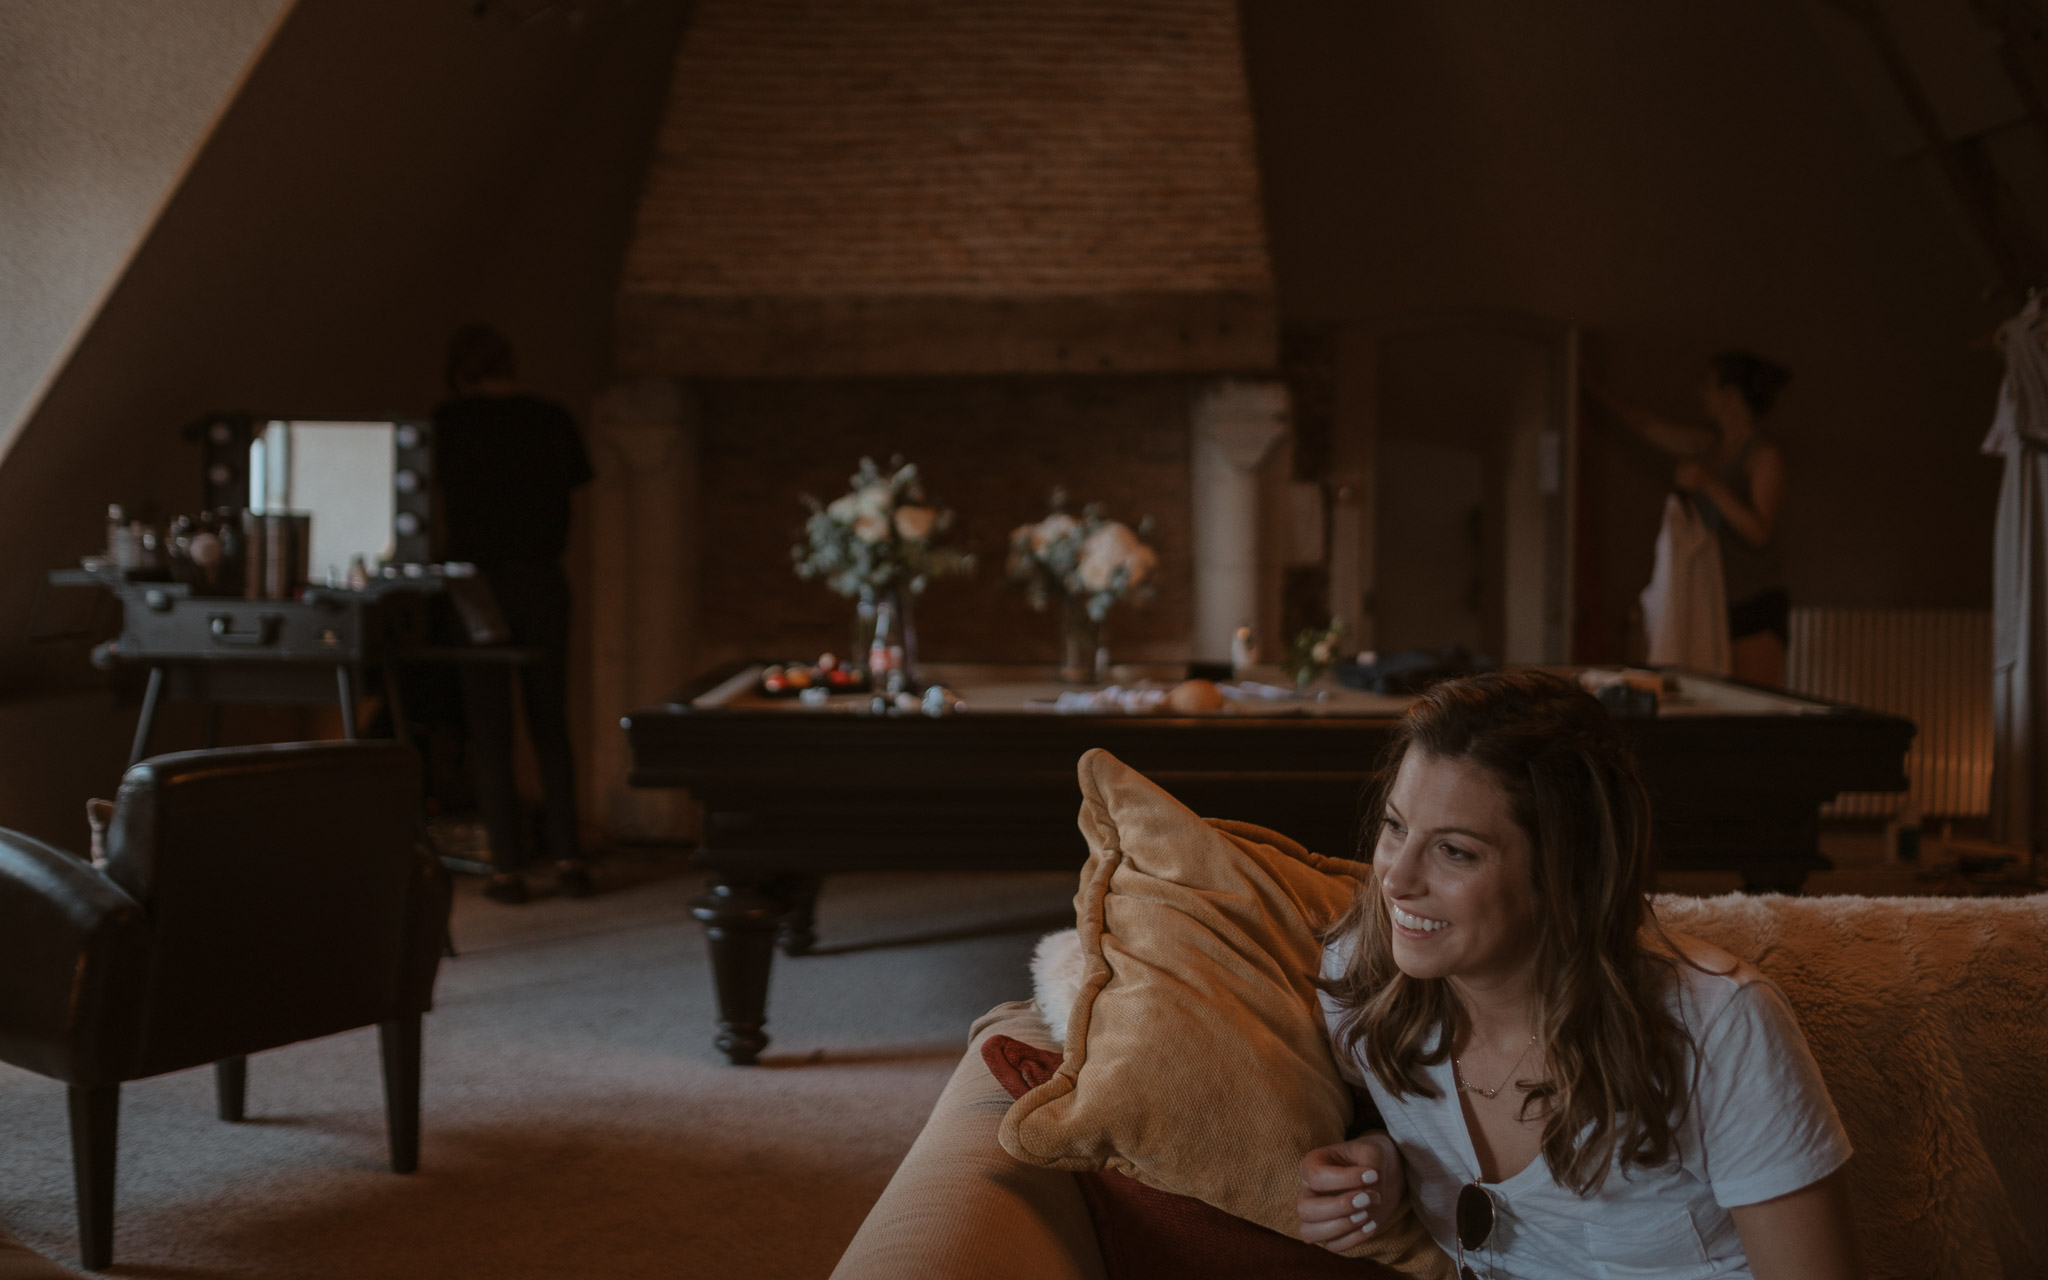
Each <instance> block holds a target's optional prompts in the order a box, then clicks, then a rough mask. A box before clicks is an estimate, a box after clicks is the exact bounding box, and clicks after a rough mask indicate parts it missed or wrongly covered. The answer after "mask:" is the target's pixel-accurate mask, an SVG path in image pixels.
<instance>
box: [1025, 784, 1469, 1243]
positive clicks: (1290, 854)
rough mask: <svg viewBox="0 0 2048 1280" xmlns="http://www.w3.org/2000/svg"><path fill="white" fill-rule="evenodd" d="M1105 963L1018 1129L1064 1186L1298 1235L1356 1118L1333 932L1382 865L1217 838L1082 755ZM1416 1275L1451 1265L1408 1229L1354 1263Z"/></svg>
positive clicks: (1253, 836) (1084, 907) (1089, 899)
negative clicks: (1179, 1203)
mask: <svg viewBox="0 0 2048 1280" xmlns="http://www.w3.org/2000/svg"><path fill="white" fill-rule="evenodd" d="M1080 775H1081V795H1082V803H1081V818H1080V823H1081V832H1082V834H1083V835H1084V836H1086V837H1087V839H1088V848H1089V857H1088V864H1087V866H1086V867H1085V868H1084V869H1083V870H1082V872H1081V887H1080V891H1079V893H1078V894H1077V895H1076V896H1075V899H1074V905H1075V915H1076V923H1077V926H1078V928H1079V931H1080V937H1081V949H1082V955H1083V960H1084V963H1085V965H1086V977H1085V978H1084V980H1083V983H1082V987H1081V992H1080V996H1079V998H1078V999H1076V1000H1075V1002H1074V1008H1073V1013H1072V1016H1071V1019H1070V1021H1069V1023H1068V1026H1067V1042H1066V1061H1065V1063H1064V1064H1063V1065H1062V1066H1061V1067H1060V1069H1059V1071H1058V1073H1057V1074H1055V1075H1054V1076H1053V1077H1052V1079H1050V1080H1048V1081H1046V1082H1045V1083H1044V1084H1042V1085H1040V1086H1038V1087H1037V1088H1035V1089H1033V1090H1031V1091H1030V1092H1029V1093H1026V1094H1025V1095H1024V1096H1023V1097H1022V1098H1019V1099H1018V1100H1017V1101H1016V1103H1015V1104H1014V1105H1012V1106H1011V1108H1010V1110H1009V1113H1008V1115H1007V1116H1005V1118H1004V1120H1003V1125H1002V1129H1001V1130H1000V1134H999V1137H1000V1140H1001V1142H1002V1144H1003V1147H1004V1149H1005V1150H1007V1151H1009V1152H1010V1154H1012V1155H1014V1156H1016V1157H1017V1158H1018V1159H1020V1160H1024V1161H1027V1162H1029V1163H1032V1164H1037V1165H1042V1166H1045V1167H1048V1168H1055V1169H1068V1170H1076V1171H1078V1170H1085V1169H1100V1168H1110V1169H1115V1170H1117V1171H1118V1172H1121V1173H1124V1174H1127V1175H1128V1176H1130V1177H1133V1178H1136V1179H1137V1180H1138V1181H1140V1182H1143V1183H1146V1184H1148V1185H1150V1186H1154V1187H1158V1188H1160V1189H1162V1190H1165V1191H1171V1192H1175V1193H1176V1194H1179V1195H1187V1196H1194V1197H1195V1198H1197V1199H1200V1200H1203V1201H1206V1202H1207V1203H1209V1204H1212V1205H1214V1206H1216V1207H1217V1208H1219V1209H1222V1210H1223V1211H1225V1212H1226V1213H1232V1214H1235V1215H1237V1216H1238V1217H1240V1218H1247V1219H1249V1220H1251V1221H1253V1222H1256V1223H1258V1224H1260V1225H1261V1226H1265V1227H1269V1228H1271V1229H1272V1230H1275V1231H1280V1232H1284V1233H1285V1234H1288V1235H1293V1234H1295V1232H1296V1230H1297V1229H1298V1225H1299V1224H1298V1222H1297V1220H1296V1217H1295V1201H1296V1196H1297V1192H1298V1189H1299V1186H1300V1165H1301V1157H1302V1156H1303V1155H1305V1154H1306V1153H1307V1152H1309V1151H1310V1150H1312V1149H1313V1148H1316V1147H1320V1146H1325V1145H1327V1144H1329V1143H1332V1142H1337V1141H1340V1140H1341V1139H1342V1138H1343V1136H1344V1131H1345V1127H1346V1126H1347V1125H1348V1124H1349V1123H1350V1121H1351V1116H1352V1108H1351V1094H1350V1090H1349V1088H1348V1087H1347V1086H1346V1085H1345V1083H1344V1082H1343V1080H1342V1079H1341V1078H1340V1077H1339V1076H1338V1074H1337V1068H1336V1064H1335V1063H1334V1062H1333V1060H1332V1059H1331V1055H1330V1049H1329V1044H1328V1040H1327V1038H1326V1036H1325V1033H1324V1030H1323V1021H1322V1014H1321V1012H1320V1010H1319V1009H1318V1007H1317V1004H1316V994H1315V985H1314V981H1313V979H1314V975H1315V973H1316V971H1317V969H1318V967H1319V964H1320V960H1321V956H1322V947H1321V944H1320V943H1318V942H1317V941H1316V933H1317V931H1318V930H1320V929H1321V928H1323V927H1324V926H1326V925H1327V924H1329V923H1330V922H1331V921H1333V920H1335V919H1336V917H1337V916H1338V915H1339V914H1341V913H1342V912H1343V910H1344V909H1345V907H1346V906H1348V905H1349V904H1350V902H1351V898H1352V895H1353V894H1354V893H1355V892H1356V891H1357V887H1358V883H1359V881H1360V880H1361V879H1362V878H1364V877H1365V876H1366V875H1367V874H1369V871H1368V868H1367V867H1366V866H1365V864H1363V863H1358V862H1351V861H1346V860H1343V859H1339V858H1328V857H1323V856H1321V855H1318V854H1314V853H1310V852H1308V851H1307V850H1306V849H1303V848H1302V847H1301V846H1300V845H1298V844H1296V843H1294V842H1293V841H1292V840H1289V839H1287V838H1286V837H1285V836H1281V835H1277V834H1275V833H1273V832H1270V831H1266V830H1264V829H1262V828H1259V827H1253V826H1250V825H1248V824H1243V823H1231V822H1214V823H1212V822H1205V821H1204V820H1202V819H1201V818H1199V817H1197V816H1196V815H1195V814H1194V813H1193V812H1192V811H1190V810H1189V809H1188V808H1187V807H1186V806H1184V805H1182V804H1181V803H1180V802H1179V801H1177V800H1175V799H1174V798H1173V797H1172V796H1170V795H1168V794H1167V793H1166V792H1165V791H1163V790H1161V789H1160V788H1159V787H1157V786H1155V785H1154V784H1153V783H1151V782H1150V781H1148V780H1147V779H1146V778H1144V777H1143V776H1142V775H1140V774H1139V773H1137V772H1136V771H1135V770H1133V769H1131V768H1130V767H1129V766H1127V765H1125V764H1124V763H1123V762H1122V761H1120V760H1118V759H1117V758H1116V757H1115V756H1112V755H1111V754H1109V753H1108V752H1107V751H1101V750H1096V751H1090V752H1089V753H1088V754H1087V755H1085V756H1083V757H1081V764H1080ZM1351 1252H1352V1253H1353V1254H1354V1255H1355V1256H1359V1257H1369V1258H1372V1259H1375V1260H1376V1261H1379V1262H1382V1263H1385V1264H1386V1265H1388V1266H1391V1267H1394V1268H1397V1269H1399V1270H1401V1271H1404V1272H1406V1273H1408V1274H1410V1275H1414V1276H1427V1277H1445V1278H1446V1280H1447V1278H1448V1277H1449V1276H1450V1274H1451V1267H1450V1263H1449V1260H1448V1259H1446V1258H1445V1257H1444V1255H1443V1253H1442V1252H1441V1251H1440V1250H1438V1249H1437V1248H1436V1246H1435V1244H1434V1243H1432V1242H1431V1241H1430V1240H1429V1238H1428V1236H1427V1235H1426V1234H1425V1233H1424V1232H1423V1230H1422V1228H1421V1226H1420V1224H1418V1223H1417V1222H1416V1221H1415V1219H1414V1216H1413V1215H1412V1214H1409V1213H1405V1212H1403V1213H1400V1214H1398V1215H1396V1216H1395V1217H1394V1218H1393V1219H1392V1220H1390V1221H1388V1222H1385V1223H1383V1224H1381V1227H1380V1229H1379V1230H1378V1231H1377V1232H1376V1233H1375V1234H1374V1237H1373V1239H1371V1240H1369V1241H1368V1242H1367V1243H1366V1244H1364V1245H1362V1246H1360V1247H1359V1248H1357V1249H1354V1250H1352V1251H1351Z"/></svg>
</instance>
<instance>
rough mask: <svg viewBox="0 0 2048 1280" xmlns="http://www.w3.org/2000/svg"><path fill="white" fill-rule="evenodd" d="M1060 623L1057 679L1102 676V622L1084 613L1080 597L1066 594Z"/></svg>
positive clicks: (1093, 679)
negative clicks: (1063, 616)
mask: <svg viewBox="0 0 2048 1280" xmlns="http://www.w3.org/2000/svg"><path fill="white" fill-rule="evenodd" d="M1063 624H1064V625H1063V626H1062V627H1061V642H1060V679H1062V680H1064V681H1066V682H1067V683H1068V684H1095V683H1097V682H1098V681H1100V680H1101V679H1103V677H1104V675H1105V674H1106V672H1105V668H1106V667H1107V666H1108V663H1107V662H1106V661H1105V656H1106V655H1107V653H1108V650H1107V649H1106V648H1105V647H1104V646H1103V643H1102V624H1101V623H1099V622H1097V621H1096V620H1095V619H1094V618H1092V617H1090V616H1088V604H1087V602H1086V601H1084V600H1077V599H1075V598H1073V597H1071V596H1070V597H1068V599H1067V601H1066V616H1065V618H1064V619H1063Z"/></svg>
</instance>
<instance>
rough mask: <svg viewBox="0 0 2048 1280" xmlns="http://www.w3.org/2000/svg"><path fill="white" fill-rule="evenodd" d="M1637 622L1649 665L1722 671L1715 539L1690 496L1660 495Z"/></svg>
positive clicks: (1724, 625)
mask: <svg viewBox="0 0 2048 1280" xmlns="http://www.w3.org/2000/svg"><path fill="white" fill-rule="evenodd" d="M1642 604H1643V628H1644V629H1645V630H1646V631H1648V632H1649V637H1650V665H1651V666H1655V667H1684V668H1685V669H1686V670H1688V671H1700V672H1704V673H1706V674H1707V675H1712V676H1725V675H1727V674H1728V588H1727V584H1726V583H1724V582H1723V581H1722V580H1721V543H1720V540H1719V539H1718V538H1716V537H1715V536H1714V531H1713V530H1712V529H1709V528H1708V527H1707V524H1706V521H1704V520H1702V519H1700V513H1699V509H1698V508H1697V507H1695V506H1694V505H1693V504H1692V502H1691V501H1690V500H1688V499H1687V498H1685V497H1683V496H1681V495H1679V494H1676V493H1674V494H1671V495H1670V496H1669V497H1667V498H1665V499H1664V526H1663V527H1662V528H1661V529H1659V530H1658V531H1657V561H1656V565H1655V567H1654V568H1652V569H1651V571H1650V585H1649V586H1647V587H1644V588H1643V594H1642Z"/></svg>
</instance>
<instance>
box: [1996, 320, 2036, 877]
mask: <svg viewBox="0 0 2048 1280" xmlns="http://www.w3.org/2000/svg"><path fill="white" fill-rule="evenodd" d="M2041 312H2042V296H2041V295H2038V294H2037V295H2036V296H2035V297H2033V298H2031V299H2029V300H2028V302H2027V305H2026V306H2025V307H2024V308H2022V309H2021V311H2020V313H2019V314H2018V315H2016V316H2014V317H2013V318H2012V319H2010V320H2008V321H2006V322H2005V325H2004V327H2003V328H2001V329H2000V330H1999V340H2000V343H2001V345H2002V346H2003V347H2004V349H2005V384H2004V385H2003V386H2001V387H2000V388H1999V392H1998V412H1997V415H1996V417H1994V418H1993V419H1992V423H1991V434H1990V435H1988V436H1986V437H1985V438H1984V452H1986V453H1989V454H1997V455H2000V456H2003V457H2004V459H2005V480H2004V482H2003V484H2001V486H2000V487H1999V490H1998V520H1997V524H1996V526H1995V530H1996V531H1995V532H1994V534H1993V536H1992V555H1991V575H1992V587H1991V602H1992V607H1991V637H1992V639H1991V711H1992V720H1991V735H1992V739H1991V743H1992V756H1991V838H1992V839H1994V840H1997V841H1999V842H2001V843H2004V844H2017V845H2024V846H2026V847H2027V848H2029V849H2034V850H2038V849H2039V848H2040V840H2041V837H2042V835H2043V834H2044V833H2043V832H2042V830H2041V828H2042V827H2043V825H2048V824H2044V818H2048V812H2044V810H2048V750H2043V749H2041V748H2040V747H2038V746H2037V745H2036V743H2037V741H2038V736H2039V735H2040V734H2041V733H2042V732H2043V731H2048V349H2044V348H2043V346H2042V341H2043V338H2044V336H2048V318H2044V317H2043V316H2042V314H2041Z"/></svg>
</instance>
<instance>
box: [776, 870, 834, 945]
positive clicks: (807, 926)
mask: <svg viewBox="0 0 2048 1280" xmlns="http://www.w3.org/2000/svg"><path fill="white" fill-rule="evenodd" d="M823 879H824V878H823V877H822V876H804V875H785V876H777V877H776V878H775V884H774V886H773V888H774V891H775V893H776V895H777V896H778V897H782V898H785V899H787V900H788V902H789V914H788V915H786V916H784V917H783V918H782V928H781V930H780V931H779V932H778V933H777V934H776V941H777V942H779V943H781V944H782V954H783V955H786V956H807V955H809V954H810V953H811V948H812V947H815V946H817V945H818V930H817V923H818V886H819V884H820V883H822V881H823Z"/></svg>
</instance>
